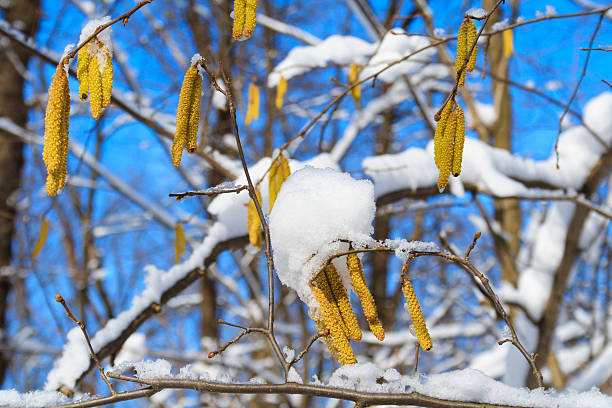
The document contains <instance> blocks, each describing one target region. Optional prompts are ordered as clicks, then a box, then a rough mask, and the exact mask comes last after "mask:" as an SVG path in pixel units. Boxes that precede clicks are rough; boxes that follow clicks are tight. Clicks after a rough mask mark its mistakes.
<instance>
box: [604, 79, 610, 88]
mask: <svg viewBox="0 0 612 408" xmlns="http://www.w3.org/2000/svg"><path fill="white" fill-rule="evenodd" d="M601 82H603V83H604V84H606V85H608V86H609V87H610V88H612V84H611V83H609V82H608V81H606V80H605V79H602V80H601Z"/></svg>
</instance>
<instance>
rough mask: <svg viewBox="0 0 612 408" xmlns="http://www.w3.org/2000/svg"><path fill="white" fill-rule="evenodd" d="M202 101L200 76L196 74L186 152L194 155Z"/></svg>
mask: <svg viewBox="0 0 612 408" xmlns="http://www.w3.org/2000/svg"><path fill="white" fill-rule="evenodd" d="M201 100H202V76H201V75H199V74H198V76H196V78H195V80H194V87H193V97H192V100H191V110H190V111H189V125H188V129H187V151H188V152H189V153H195V152H196V150H197V148H198V129H199V128H200V101H201Z"/></svg>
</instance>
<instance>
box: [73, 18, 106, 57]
mask: <svg viewBox="0 0 612 408" xmlns="http://www.w3.org/2000/svg"><path fill="white" fill-rule="evenodd" d="M110 20H111V18H110V16H104V17H102V18H95V19H93V20H89V21H88V22H87V23H86V24H85V25H84V26H83V28H82V29H81V36H80V37H79V44H82V43H83V42H84V41H85V40H87V39H88V38H89V37H90V36H91V35H92V34H93V33H94V32H95V31H96V29H97V28H98V27H99V26H101V25H103V24H106V23H108V22H109V21H110ZM111 31H112V28H111V27H108V28H107V29H106V30H104V31H102V32H101V33H99V34H98V35H97V36H96V38H97V39H98V41H100V42H101V43H102V44H104V45H105V46H106V48H108V49H109V50H112V48H113V44H112V41H111Z"/></svg>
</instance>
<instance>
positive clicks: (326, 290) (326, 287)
mask: <svg viewBox="0 0 612 408" xmlns="http://www.w3.org/2000/svg"><path fill="white" fill-rule="evenodd" d="M315 283H316V285H317V287H318V288H319V289H321V291H322V292H323V294H324V295H325V297H326V298H327V301H328V302H329V305H330V313H333V315H334V318H335V320H336V321H337V322H338V324H339V325H340V327H341V328H342V332H343V333H344V335H345V336H347V337H349V336H350V333H349V330H348V327H346V323H345V322H344V320H343V319H342V313H341V312H340V308H339V307H338V302H336V298H335V297H334V291H333V290H332V287H331V283H330V280H329V278H328V277H327V273H326V270H325V268H323V269H321V271H320V272H319V273H318V275H317V276H316V278H315Z"/></svg>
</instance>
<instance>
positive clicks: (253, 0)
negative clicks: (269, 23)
mask: <svg viewBox="0 0 612 408" xmlns="http://www.w3.org/2000/svg"><path fill="white" fill-rule="evenodd" d="M256 20H257V0H246V6H245V19H244V36H245V37H246V38H251V36H252V35H253V31H255V24H256Z"/></svg>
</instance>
